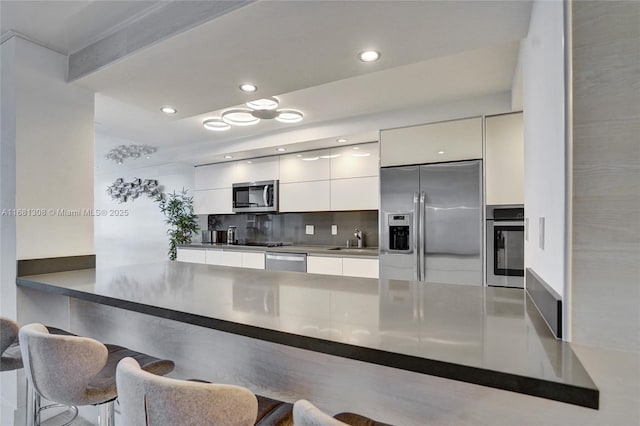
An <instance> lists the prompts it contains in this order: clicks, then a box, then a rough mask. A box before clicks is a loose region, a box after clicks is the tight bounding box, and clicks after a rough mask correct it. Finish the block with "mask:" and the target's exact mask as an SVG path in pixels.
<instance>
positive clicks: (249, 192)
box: [231, 180, 278, 213]
mask: <svg viewBox="0 0 640 426" xmlns="http://www.w3.org/2000/svg"><path fill="white" fill-rule="evenodd" d="M231 189H232V191H233V206H232V210H233V211H234V212H238V213H245V212H246V213H261V212H277V211H278V181H277V180H267V181H261V182H244V183H234V184H233V186H232V188H231Z"/></svg>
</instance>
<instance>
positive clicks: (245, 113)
mask: <svg viewBox="0 0 640 426" xmlns="http://www.w3.org/2000/svg"><path fill="white" fill-rule="evenodd" d="M251 112H252V111H251V110H250V109H241V108H239V109H230V110H227V111H225V112H223V113H222V121H224V122H225V123H227V124H233V125H236V126H252V125H254V124H258V123H259V122H260V119H259V118H257V117H254V116H253V115H251Z"/></svg>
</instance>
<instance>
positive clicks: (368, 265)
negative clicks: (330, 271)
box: [342, 257, 378, 278]
mask: <svg viewBox="0 0 640 426" xmlns="http://www.w3.org/2000/svg"><path fill="white" fill-rule="evenodd" d="M342 275H345V276H348V277H362V278H378V259H360V258H355V257H345V258H343V259H342Z"/></svg>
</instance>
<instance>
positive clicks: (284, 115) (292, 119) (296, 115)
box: [275, 109, 304, 123]
mask: <svg viewBox="0 0 640 426" xmlns="http://www.w3.org/2000/svg"><path fill="white" fill-rule="evenodd" d="M302 117H304V115H303V114H302V113H301V112H300V111H296V110H295V109H281V110H279V111H278V115H277V116H276V117H275V118H276V120H278V121H279V122H281V123H297V122H299V121H301V120H302Z"/></svg>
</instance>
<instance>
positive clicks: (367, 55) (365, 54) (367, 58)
mask: <svg viewBox="0 0 640 426" xmlns="http://www.w3.org/2000/svg"><path fill="white" fill-rule="evenodd" d="M380 56H382V55H381V54H380V52H378V51H377V50H364V51H362V52H360V53H358V58H360V60H361V61H362V62H375V61H377V60H378V59H380Z"/></svg>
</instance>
